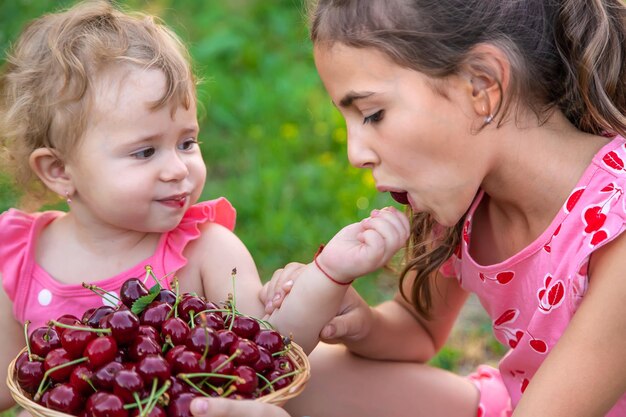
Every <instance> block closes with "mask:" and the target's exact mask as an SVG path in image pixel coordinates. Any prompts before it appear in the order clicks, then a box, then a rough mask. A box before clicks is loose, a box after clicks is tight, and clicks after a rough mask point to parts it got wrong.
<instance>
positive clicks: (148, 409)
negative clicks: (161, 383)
mask: <svg viewBox="0 0 626 417" xmlns="http://www.w3.org/2000/svg"><path fill="white" fill-rule="evenodd" d="M157 383H158V379H156V378H154V379H153V380H152V389H151V390H150V396H149V397H148V404H146V408H144V409H143V411H142V412H141V413H140V417H146V416H147V415H148V414H150V412H151V411H152V409H153V408H154V406H155V405H156V403H157V400H158V399H159V397H156V391H157Z"/></svg>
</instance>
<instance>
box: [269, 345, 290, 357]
mask: <svg viewBox="0 0 626 417" xmlns="http://www.w3.org/2000/svg"><path fill="white" fill-rule="evenodd" d="M290 351H291V344H288V345H286V346H285V348H284V349H283V350H279V351H278V352H274V353H272V356H284V355H285V354H287V353H289V352H290Z"/></svg>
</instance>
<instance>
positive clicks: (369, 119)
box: [363, 110, 385, 125]
mask: <svg viewBox="0 0 626 417" xmlns="http://www.w3.org/2000/svg"><path fill="white" fill-rule="evenodd" d="M384 113H385V111H384V110H378V111H377V112H376V113H374V114H372V115H370V116H367V117H365V118H364V119H363V124H364V125H366V124H368V123H377V122H380V121H381V120H383V114H384Z"/></svg>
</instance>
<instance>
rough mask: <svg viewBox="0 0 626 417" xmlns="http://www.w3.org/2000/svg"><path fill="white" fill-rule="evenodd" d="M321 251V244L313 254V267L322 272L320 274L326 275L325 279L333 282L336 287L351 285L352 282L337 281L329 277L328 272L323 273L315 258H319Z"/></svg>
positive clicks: (322, 248)
mask: <svg viewBox="0 0 626 417" xmlns="http://www.w3.org/2000/svg"><path fill="white" fill-rule="evenodd" d="M323 250H324V245H323V244H322V245H320V247H319V248H318V249H317V252H315V255H314V256H313V262H315V266H317V269H319V270H320V271H322V274H324V275H326V278H328V279H329V280H331V281H332V282H334V283H335V284H337V285H350V284H352V281H349V282H341V281H337V280H336V279H335V278H333V277H331V276H330V274H329V273H328V272H326V271H324V268H322V266H321V265H320V263H319V262H318V261H317V257H318V256H319V254H320V253H322V251H323Z"/></svg>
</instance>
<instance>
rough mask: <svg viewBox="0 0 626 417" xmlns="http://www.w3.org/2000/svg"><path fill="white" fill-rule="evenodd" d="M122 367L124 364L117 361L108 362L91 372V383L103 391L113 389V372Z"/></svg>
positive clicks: (115, 372)
mask: <svg viewBox="0 0 626 417" xmlns="http://www.w3.org/2000/svg"><path fill="white" fill-rule="evenodd" d="M122 369H124V365H122V364H121V363H119V362H109V363H107V364H106V365H104V366H103V367H102V368H100V369H98V370H97V371H96V372H94V374H93V383H94V385H95V386H96V388H98V389H101V390H104V391H112V390H113V379H114V378H115V374H117V373H118V372H119V371H121V370H122Z"/></svg>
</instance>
